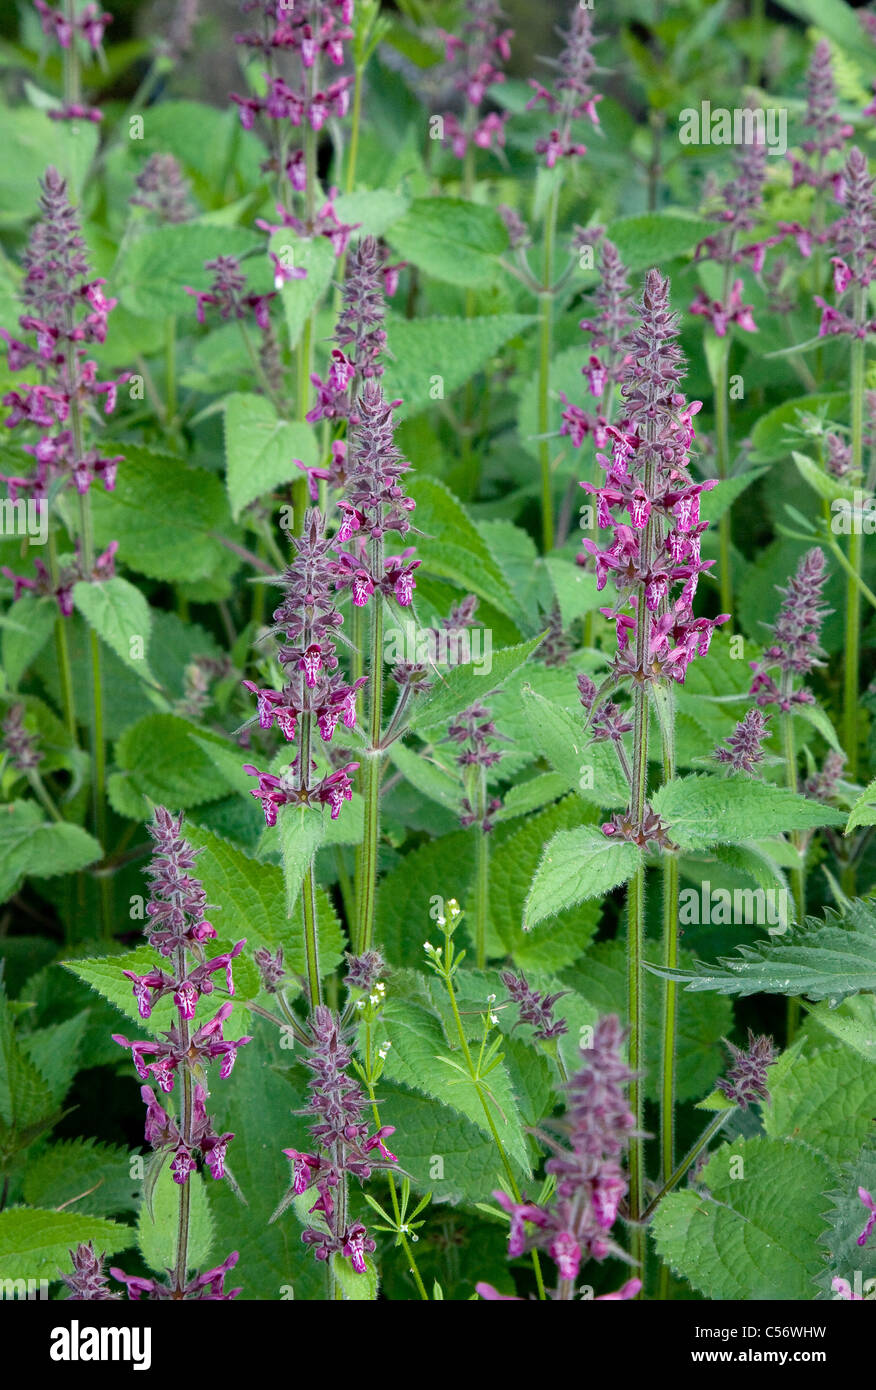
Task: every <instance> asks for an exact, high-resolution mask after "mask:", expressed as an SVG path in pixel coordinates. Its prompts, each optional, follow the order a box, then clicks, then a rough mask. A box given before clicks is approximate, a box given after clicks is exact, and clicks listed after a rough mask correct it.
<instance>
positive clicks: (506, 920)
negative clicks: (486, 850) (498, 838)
mask: <svg viewBox="0 0 876 1390" xmlns="http://www.w3.org/2000/svg"><path fill="white" fill-rule="evenodd" d="M589 818H591V813H590V812H589V811H588V810H587V808H586V807H584V806H582V804H581V802H580V801H579V800H578V798H577V797H567V798H566V800H565V801H562V802H560V803H559V804H558V805H556V806H551V807H549V808H548V809H547V810H546V811H542V812H541V814H540V815H537V816H533V817H532V818H531V819H530V820H528V821H527V822H525V823H524V824H523V825H522V826H521V827H520V829H519V830H517V831H515V833H514V834H513V835H510V836H509V837H508V839H507V840H504V841H503V842H502V843H501V844H500V845H498V846H497V848H496V849H494V850H493V851H492V852H491V855H490V922H491V925H492V928H493V932H494V933H495V936H496V938H497V942H496V947H497V949H496V951H495V952H493V951H492V950H491V954H498V953H500V952H501V953H502V954H508V955H511V956H512V957H513V959H514V963H515V965H517V966H518V967H519V969H521V970H539V971H551V970H562V969H563V968H564V967H565V966H567V965H570V964H571V963H572V961H575V960H577V959H578V957H579V956H580V955H581V954H582V952H584V951H585V950H586V949H587V947H588V945H589V944H590V941H591V939H592V938H593V936H594V934H595V932H596V928H597V926H598V925H599V918H600V916H601V905H600V904H598V903H594V902H588V903H580V904H578V905H576V906H574V907H569V908H566V909H565V910H563V911H561V912H559V913H558V914H557V915H556V917H554V918H552V920H551V921H550V922H545V923H544V924H543V926H542V928H541V929H540V930H539V931H538V932H536V933H535V934H534V935H533V934H532V933H531V932H527V931H525V930H524V928H523V926H522V921H523V909H524V906H525V903H526V899H527V895H528V893H529V889H530V885H531V883H532V878H533V875H534V874H535V872H536V870H537V868H538V865H539V861H540V859H541V857H542V853H543V851H544V846H545V843H546V842H547V841H548V840H550V839H551V837H552V836H553V835H554V834H556V832H557V831H560V830H571V829H572V828H573V827H578V826H580V825H581V822H582V821H585V820H587V819H589Z"/></svg>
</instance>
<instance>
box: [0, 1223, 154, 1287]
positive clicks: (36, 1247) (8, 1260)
mask: <svg viewBox="0 0 876 1390" xmlns="http://www.w3.org/2000/svg"><path fill="white" fill-rule="evenodd" d="M132 1236H133V1231H132V1230H131V1227H130V1226H122V1225H120V1224H119V1222H118V1221H105V1220H102V1219H101V1218H100V1217H98V1216H76V1215H74V1213H73V1212H68V1211H41V1210H38V1209H34V1208H33V1207H12V1208H11V1210H9V1211H0V1279H48V1280H50V1281H51V1280H54V1279H58V1278H60V1274H59V1271H60V1270H64V1271H65V1272H67V1271H69V1269H70V1250H71V1249H75V1248H76V1246H77V1245H79V1244H80V1242H82V1241H89V1240H90V1241H92V1242H93V1243H94V1247H95V1249H96V1250H97V1251H98V1252H99V1253H100V1254H106V1255H115V1254H116V1252H117V1251H119V1250H127V1248H128V1246H129V1245H131V1244H132V1243H133V1241H132Z"/></svg>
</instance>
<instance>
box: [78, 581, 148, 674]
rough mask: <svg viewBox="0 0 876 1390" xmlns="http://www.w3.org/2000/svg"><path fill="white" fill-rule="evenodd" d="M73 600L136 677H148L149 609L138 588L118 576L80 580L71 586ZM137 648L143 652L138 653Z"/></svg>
mask: <svg viewBox="0 0 876 1390" xmlns="http://www.w3.org/2000/svg"><path fill="white" fill-rule="evenodd" d="M73 602H74V604H75V605H76V608H77V609H78V611H79V612H80V613H81V614H82V616H83V618H84V619H85V621H86V622H87V623H88V624H89V626H90V627H93V628H94V631H95V632H96V633H97V635H98V637H100V638H101V639H102V640H103V641H104V642H106V644H107V646H108V647H110V648H111V649H112V650H113V651H114V652H115V654H116V656H118V657H120V658H121V660H122V661H123V662H124V663H125V665H126V666H129V667H130V669H131V670H132V671H135V672H136V673H137V675H138V676H144V677H146V679H151V678H152V673H151V671H150V670H149V655H148V652H149V636H150V632H151V630H152V612H151V610H150V608H149V604H148V603H147V601H146V599H145V598H144V597H143V595H142V594H141V593H140V590H139V589H135V588H134V585H133V584H129V583H128V581H127V579H122V578H121V577H120V576H119V575H116V576H115V577H114V578H112V579H104V580H102V581H101V583H99V584H94V583H91V582H90V581H88V582H86V581H85V580H80V582H79V583H78V584H74V586H73ZM141 647H142V649H143V655H142V656H138V655H136V653H137V652H138V651H139V650H140V648H141Z"/></svg>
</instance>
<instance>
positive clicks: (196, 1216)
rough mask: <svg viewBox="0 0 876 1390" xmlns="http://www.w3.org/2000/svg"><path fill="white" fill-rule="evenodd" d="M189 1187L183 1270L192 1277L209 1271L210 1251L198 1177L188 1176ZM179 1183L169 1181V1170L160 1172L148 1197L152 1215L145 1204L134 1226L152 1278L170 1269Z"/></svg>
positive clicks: (210, 1228) (206, 1212)
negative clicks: (206, 1270)
mask: <svg viewBox="0 0 876 1390" xmlns="http://www.w3.org/2000/svg"><path fill="white" fill-rule="evenodd" d="M188 1183H189V1244H188V1264H187V1269H188V1271H189V1274H190V1275H192V1274H194V1273H195V1272H196V1271H198V1272H200V1271H203V1270H205V1269H209V1267H210V1266H209V1261H210V1251H211V1250H212V1248H213V1218H212V1215H211V1212H210V1207H209V1204H208V1202H207V1193H206V1190H205V1186H204V1179H203V1178H202V1177H201V1175H200V1173H190V1174H189V1177H188ZM179 1200H180V1187H179V1183H175V1182H174V1180H173V1174H172V1173H171V1171H170V1167H169V1166H166V1167H164V1168H162V1170H161V1173H160V1175H159V1178H158V1181H157V1182H156V1184H155V1189H154V1191H153V1193H152V1215H151V1216H150V1214H149V1212H148V1211H147V1210H146V1206H145V1204H144V1205H143V1206H142V1207H141V1209H140V1217H139V1220H138V1222H137V1244H138V1245H139V1247H140V1254H141V1255H142V1256H143V1259H144V1260H145V1261H146V1264H147V1265H148V1266H149V1268H150V1269H151V1270H154V1272H155V1273H156V1274H159V1275H163V1274H164V1272H165V1270H167V1269H173V1268H174V1264H175V1261H176V1244H177V1226H178V1222H179Z"/></svg>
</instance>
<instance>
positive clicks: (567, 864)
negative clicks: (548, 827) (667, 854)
mask: <svg viewBox="0 0 876 1390" xmlns="http://www.w3.org/2000/svg"><path fill="white" fill-rule="evenodd" d="M641 862H642V855H641V852H640V851H639V850H638V849H637V848H636V846H635V845H632V844H629V843H628V842H627V841H624V842H622V843H620V844H616V843H615V842H614V841H612V840H610V839H609V838H608V837H607V836H605V835H603V833H602V831H601V830H596V829H595V828H594V827H593V826H589V825H582V826H580V827H579V828H578V829H577V830H561V831H559V833H558V834H556V835H554V837H553V839H551V840H550V841H549V842H548V844H547V845H546V846H545V849H544V854H543V855H542V858H541V862H540V863H539V866H538V868H537V869H536V871H535V876H534V878H533V880H532V885H531V887H530V890H529V894H528V896H527V899H526V904H525V907H524V911H523V925H524V927H525V928H526V929H527V930H529V929H531V928H532V927H534V926H537V924H538V923H539V922H542V921H543V920H544V919H545V917H555V916H556V914H557V913H558V912H560V911H562V910H563V909H564V908H569V907H573V906H574V905H575V904H576V903H581V902H585V901H586V900H587V899H588V898H602V897H604V896H605V895H606V894H607V893H609V892H610V891H611V890H612V888H617V886H618V884H621V883H626V881H627V879H629V878H632V876H633V874H634V873H635V872H636V870H637V869H638V868H639V866H640V864H641Z"/></svg>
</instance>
